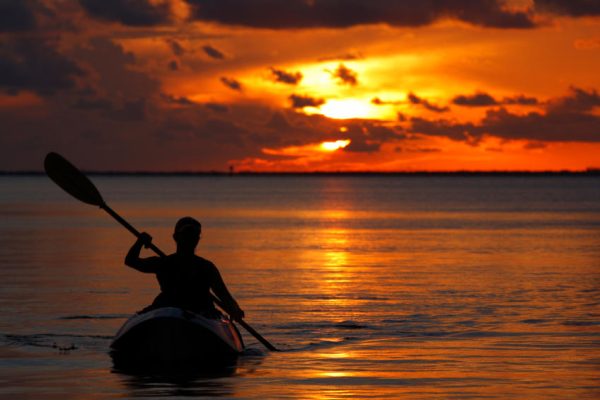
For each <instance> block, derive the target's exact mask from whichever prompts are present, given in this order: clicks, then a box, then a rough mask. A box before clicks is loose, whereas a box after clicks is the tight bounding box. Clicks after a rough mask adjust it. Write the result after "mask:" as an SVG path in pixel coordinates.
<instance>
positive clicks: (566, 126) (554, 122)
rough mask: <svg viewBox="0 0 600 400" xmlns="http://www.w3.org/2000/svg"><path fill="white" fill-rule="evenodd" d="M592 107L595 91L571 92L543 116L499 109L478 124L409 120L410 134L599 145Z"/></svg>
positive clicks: (599, 123)
mask: <svg viewBox="0 0 600 400" xmlns="http://www.w3.org/2000/svg"><path fill="white" fill-rule="evenodd" d="M595 107H600V96H599V95H598V93H597V92H596V91H595V90H590V91H586V90H583V89H579V88H572V89H571V93H570V95H568V96H564V97H561V98H558V99H553V100H551V101H549V102H548V105H547V108H546V112H545V113H541V112H530V113H528V114H525V115H522V114H513V113H510V112H509V111H507V110H506V109H505V108H499V109H494V110H488V111H487V113H486V116H485V117H484V118H483V119H482V120H481V121H480V122H479V123H458V122H455V121H450V120H444V119H440V120H433V121H432V120H426V119H423V118H412V119H411V121H410V125H411V126H410V130H411V132H413V133H421V134H425V135H433V136H445V137H449V138H451V139H454V140H461V141H469V142H473V141H476V140H478V139H481V138H482V137H483V136H484V135H491V136H496V137H499V138H503V139H509V140H510V139H526V140H535V141H539V142H552V141H564V142H600V117H599V116H597V115H595V114H593V113H592V112H591V111H592V110H593V109H594V108H595Z"/></svg>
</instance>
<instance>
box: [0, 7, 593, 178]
mask: <svg viewBox="0 0 600 400" xmlns="http://www.w3.org/2000/svg"><path fill="white" fill-rule="evenodd" d="M598 90H600V1H597V0H509V1H502V0H478V1H473V0H429V1H416V0H413V1H408V0H406V1H404V0H286V1H281V0H254V1H249V0H20V1H15V0H0V126H1V127H2V128H1V130H0V170H2V171H17V170H21V171H22V170H27V171H35V170H41V169H42V164H43V158H44V156H45V154H46V153H48V152H49V151H56V152H59V153H61V154H63V155H64V156H65V157H67V158H68V159H70V160H71V161H72V162H73V163H75V164H76V165H78V166H79V167H81V168H83V169H86V170H96V171H228V170H230V169H233V170H235V171H294V172H310V171H386V172H390V171H457V170H460V171H464V170H477V171H499V170H502V171H506V170H519V171H522V170H526V171H542V170H543V171H548V170H574V171H579V170H585V169H587V168H600V94H599V92H598Z"/></svg>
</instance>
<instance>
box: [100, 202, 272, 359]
mask: <svg viewBox="0 0 600 400" xmlns="http://www.w3.org/2000/svg"><path fill="white" fill-rule="evenodd" d="M100 208H101V209H103V210H104V211H106V212H107V213H108V214H109V215H110V216H111V217H113V218H114V219H115V220H117V222H119V223H120V224H121V225H123V226H124V227H125V228H126V229H127V230H128V231H129V232H131V233H133V234H134V235H135V237H138V238H139V237H140V235H141V234H140V232H139V231H138V230H137V229H135V228H134V227H133V226H132V225H131V224H130V223H129V222H127V221H126V220H125V219H123V217H121V216H120V215H119V214H117V213H116V212H115V211H114V210H113V209H112V208H110V207H109V206H108V205H107V204H106V203H103V204H102V205H100ZM148 248H150V249H152V250H153V251H154V252H155V253H156V254H158V255H159V256H161V257H166V256H167V255H166V254H165V253H163V251H162V250H161V249H159V248H158V247H156V246H155V245H154V243H150V245H149V246H148ZM211 297H212V300H213V301H214V302H215V303H216V304H217V305H218V306H219V307H220V308H221V309H223V310H225V311H227V308H226V307H225V305H224V304H223V302H222V301H221V300H220V299H218V298H217V297H216V296H214V295H213V294H212V293H211ZM235 322H237V323H238V324H240V325H241V326H242V327H243V328H244V329H246V330H247V331H248V332H249V333H250V334H251V335H252V336H254V337H255V338H256V339H258V341H259V342H261V343H262V344H263V345H264V346H265V347H266V348H267V349H269V350H271V351H279V349H277V348H276V347H275V346H273V345H272V344H271V343H269V341H267V339H265V338H264V337H262V336H261V335H260V334H259V333H258V332H256V331H255V330H254V328H252V327H251V326H250V325H248V324H247V323H246V322H245V321H244V320H243V319H237V320H235Z"/></svg>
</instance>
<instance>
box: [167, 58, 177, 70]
mask: <svg viewBox="0 0 600 400" xmlns="http://www.w3.org/2000/svg"><path fill="white" fill-rule="evenodd" d="M168 66H169V69H170V70H171V71H179V63H178V62H177V61H175V60H172V61H169V64H168Z"/></svg>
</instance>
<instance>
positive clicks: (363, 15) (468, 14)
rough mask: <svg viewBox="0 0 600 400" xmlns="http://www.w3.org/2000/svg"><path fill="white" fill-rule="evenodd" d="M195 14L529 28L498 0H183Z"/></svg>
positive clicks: (270, 20) (316, 23)
mask: <svg viewBox="0 0 600 400" xmlns="http://www.w3.org/2000/svg"><path fill="white" fill-rule="evenodd" d="M186 1H187V2H188V4H189V5H190V7H191V10H192V15H193V18H195V19H199V20H204V21H212V22H218V23H222V24H227V25H243V26H249V27H256V28H270V29H286V28H347V27H351V26H355V25H365V24H380V23H384V24H388V25H392V26H423V25H428V24H431V23H433V22H435V21H437V20H438V19H444V18H455V19H458V20H461V21H464V22H468V23H471V24H474V25H481V26H488V27H494V28H531V27H533V26H534V22H533V21H532V19H531V16H530V15H529V14H527V13H525V12H521V11H511V10H509V9H506V8H504V7H503V4H504V2H503V1H500V0H479V1H472V0H430V1H426V2H425V1H423V2H408V1H397V0H370V1H360V0H346V1H339V0H314V1H306V0H286V1H281V0H255V1H245V0H186Z"/></svg>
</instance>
